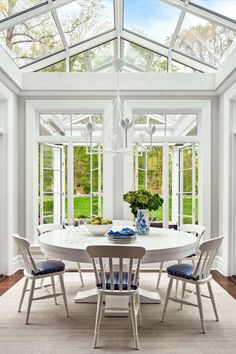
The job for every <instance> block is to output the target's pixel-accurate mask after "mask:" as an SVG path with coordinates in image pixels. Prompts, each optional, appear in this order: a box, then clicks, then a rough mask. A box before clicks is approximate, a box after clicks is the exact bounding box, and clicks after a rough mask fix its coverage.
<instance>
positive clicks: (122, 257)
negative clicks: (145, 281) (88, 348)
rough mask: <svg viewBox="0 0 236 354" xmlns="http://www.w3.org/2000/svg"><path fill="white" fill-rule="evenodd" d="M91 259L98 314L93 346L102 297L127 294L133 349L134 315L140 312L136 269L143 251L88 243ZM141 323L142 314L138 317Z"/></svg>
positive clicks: (135, 335)
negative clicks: (96, 292) (96, 291)
mask: <svg viewBox="0 0 236 354" xmlns="http://www.w3.org/2000/svg"><path fill="white" fill-rule="evenodd" d="M86 250H87V252H88V254H89V256H90V257H91V258H92V263H93V266H94V272H95V279H96V286H97V288H98V303H97V314H96V322H95V332H94V348H96V346H97V339H98V334H99V328H100V322H101V317H102V312H103V310H104V309H105V307H104V306H103V299H104V296H107V295H109V296H111V295H115V296H123V295H126V296H127V295H128V296H129V297H130V309H129V311H130V315H131V321H132V327H133V335H134V341H135V346H136V349H138V348H139V342H138V325H137V316H138V314H139V315H140V302H139V293H138V287H139V271H140V261H141V259H142V257H143V256H144V255H145V253H146V250H145V248H143V247H137V246H118V245H113V246H106V245H105V246H100V245H99V246H88V247H87V249H86ZM139 321H140V323H141V315H140V317H139Z"/></svg>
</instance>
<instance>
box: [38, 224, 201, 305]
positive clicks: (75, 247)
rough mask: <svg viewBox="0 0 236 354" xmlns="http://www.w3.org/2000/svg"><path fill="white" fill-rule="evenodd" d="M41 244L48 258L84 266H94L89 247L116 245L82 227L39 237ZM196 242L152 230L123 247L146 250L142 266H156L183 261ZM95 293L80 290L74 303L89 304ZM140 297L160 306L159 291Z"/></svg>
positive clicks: (180, 234) (190, 237)
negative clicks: (83, 264) (162, 263)
mask: <svg viewBox="0 0 236 354" xmlns="http://www.w3.org/2000/svg"><path fill="white" fill-rule="evenodd" d="M119 228H120V226H119ZM113 229H114V228H113ZM39 242H40V248H41V250H42V252H43V253H44V254H46V255H47V256H49V257H53V258H59V259H62V260H67V261H74V262H81V263H91V259H90V258H89V256H88V254H87V252H86V248H87V246H89V245H114V247H116V245H117V244H115V243H113V242H112V241H109V240H108V238H107V236H91V235H89V234H88V233H86V231H85V228H83V227H79V228H78V229H77V231H75V230H73V231H71V230H68V229H66V230H57V231H50V232H47V233H45V234H43V235H41V236H40V238H39ZM196 242H197V239H196V237H195V236H194V235H192V234H189V233H186V232H182V231H176V230H171V229H162V228H150V233H149V234H148V235H141V236H137V240H136V241H135V242H132V243H130V244H123V246H125V247H129V246H130V245H136V246H142V247H145V249H146V254H145V256H144V257H143V259H142V263H157V262H164V261H171V260H178V259H183V258H184V257H187V256H189V255H191V254H193V253H194V251H195V247H196ZM119 245H120V244H119ZM95 293H96V289H90V290H89V291H88V290H84V291H78V293H77V295H76V297H75V302H88V301H89V298H91V297H92V296H94V295H95ZM140 295H142V297H143V298H146V299H148V300H147V301H144V302H152V303H153V302H155V303H160V296H159V292H158V290H156V291H149V290H146V289H140Z"/></svg>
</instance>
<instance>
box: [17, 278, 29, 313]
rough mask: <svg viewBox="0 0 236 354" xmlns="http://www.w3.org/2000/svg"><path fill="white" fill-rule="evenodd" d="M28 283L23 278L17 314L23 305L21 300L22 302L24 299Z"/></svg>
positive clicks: (26, 279)
mask: <svg viewBox="0 0 236 354" xmlns="http://www.w3.org/2000/svg"><path fill="white" fill-rule="evenodd" d="M28 281H29V279H28V278H25V283H24V286H23V289H22V294H21V298H20V304H19V307H18V312H20V310H21V306H22V304H23V300H24V297H25V292H26V289H27V285H28Z"/></svg>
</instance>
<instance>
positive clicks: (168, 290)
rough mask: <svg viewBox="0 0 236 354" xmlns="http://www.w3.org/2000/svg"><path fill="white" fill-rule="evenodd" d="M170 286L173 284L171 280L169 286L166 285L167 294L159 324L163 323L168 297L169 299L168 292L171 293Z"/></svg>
mask: <svg viewBox="0 0 236 354" xmlns="http://www.w3.org/2000/svg"><path fill="white" fill-rule="evenodd" d="M172 284H173V279H172V278H170V281H169V285H168V289H167V294H166V299H165V305H164V309H163V314H162V319H161V322H164V317H165V314H166V309H167V305H168V301H169V297H170V292H171V288H172Z"/></svg>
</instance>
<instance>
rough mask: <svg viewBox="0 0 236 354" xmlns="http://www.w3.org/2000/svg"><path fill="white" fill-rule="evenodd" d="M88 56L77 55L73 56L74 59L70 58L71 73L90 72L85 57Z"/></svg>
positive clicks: (83, 54)
mask: <svg viewBox="0 0 236 354" xmlns="http://www.w3.org/2000/svg"><path fill="white" fill-rule="evenodd" d="M85 55H86V52H85V53H82V54H77V55H73V57H71V58H70V71H71V72H84V71H90V70H88V67H86V64H85V60H84V56H85Z"/></svg>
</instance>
